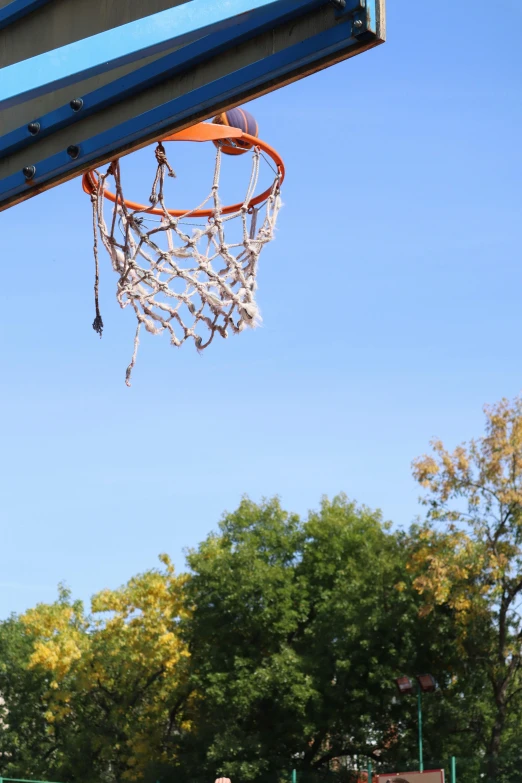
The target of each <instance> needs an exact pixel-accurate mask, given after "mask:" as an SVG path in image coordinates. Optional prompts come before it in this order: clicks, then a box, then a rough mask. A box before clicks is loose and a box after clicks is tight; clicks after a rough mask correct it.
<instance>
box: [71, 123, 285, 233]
mask: <svg viewBox="0 0 522 783" xmlns="http://www.w3.org/2000/svg"><path fill="white" fill-rule="evenodd" d="M207 128H211V129H212V130H210V131H207V130H206V129H207ZM231 131H233V132H232V133H231ZM232 136H233V137H234V138H237V139H241V140H242V141H246V142H248V143H250V144H252V146H253V147H258V148H259V149H260V150H262V151H263V152H264V153H266V154H267V155H268V156H269V157H270V158H271V159H272V161H273V163H274V164H275V166H276V169H277V172H278V175H279V186H281V185H282V183H283V180H284V178H285V165H284V163H283V160H282V158H281V156H280V155H279V153H277V152H276V151H275V150H274V149H273V148H272V147H271V146H270V145H269V144H267V143H266V142H265V141H261V139H258V138H257V137H256V136H251V135H250V134H249V133H243V132H242V131H239V133H237V129H236V128H226V127H223V135H219V136H216V125H213V126H212V125H211V124H210V123H206V122H200V123H198V125H195V126H193V127H192V128H188V129H187V130H185V131H180V133H179V134H178V133H174V134H172V135H171V136H167V137H165V138H164V139H163V140H162V141H163V142H166V141H169V142H170V141H215V140H220V139H222V140H225V139H227V138H231V137H232ZM82 186H83V189H84V191H85V192H86V193H88V194H89V195H92V194H93V193H94V192H95V191H96V190H97V187H98V178H97V175H96V170H95V169H93V170H92V171H88V172H87V173H86V174H84V175H83V177H82ZM272 189H273V185H271V186H270V187H269V188H267V189H266V190H264V191H263V192H262V193H260V194H259V195H258V196H255V197H254V198H253V199H251V201H250V202H249V203H248V204H247V207H248V209H251V208H252V207H256V206H258V205H259V204H262V203H263V202H264V201H266V200H267V198H268V197H269V196H270V194H271V193H272ZM103 195H104V197H105V198H106V199H107V200H108V201H112V203H113V204H115V203H116V201H117V200H119V199H118V197H117V195H116V194H115V193H112V192H111V191H110V190H104V191H103ZM123 203H124V204H125V206H126V207H127V209H130V210H132V211H138V212H147V213H148V214H150V215H163V214H164V211H163V210H162V209H158V208H157V207H154V208H153V207H150V206H149V207H147V206H146V205H145V204H139V203H138V202H136V201H130V200H128V199H124V200H123ZM242 207H243V202H238V203H237V204H229V205H228V206H226V207H223V208H222V210H221V213H222V214H224V215H229V214H231V213H232V212H238V211H239V210H240V209H241V208H242ZM167 213H168V214H169V215H171V216H172V217H183V216H187V217H194V218H202V217H212V215H213V214H214V210H213V209H196V210H192V211H191V210H189V209H167Z"/></svg>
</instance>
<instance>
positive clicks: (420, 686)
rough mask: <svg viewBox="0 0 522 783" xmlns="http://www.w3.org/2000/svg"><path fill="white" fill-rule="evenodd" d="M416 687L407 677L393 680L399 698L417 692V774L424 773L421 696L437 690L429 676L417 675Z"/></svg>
mask: <svg viewBox="0 0 522 783" xmlns="http://www.w3.org/2000/svg"><path fill="white" fill-rule="evenodd" d="M415 679H416V680H417V685H416V686H415V685H414V683H413V682H412V680H411V679H410V678H409V677H398V678H397V679H396V680H395V684H396V685H397V689H398V691H399V693H400V694H401V696H408V695H410V694H414V693H415V691H417V725H418V729H419V772H424V755H423V748H422V694H423V693H433V691H435V690H437V683H436V682H435V678H434V677H432V676H431V674H418V675H417V677H416V678H415Z"/></svg>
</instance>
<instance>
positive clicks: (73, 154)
mask: <svg viewBox="0 0 522 783" xmlns="http://www.w3.org/2000/svg"><path fill="white" fill-rule="evenodd" d="M67 154H68V156H69V157H70V158H73V160H75V159H76V158H77V157H78V155H79V154H80V148H79V147H78V145H77V144H70V145H69V147H67Z"/></svg>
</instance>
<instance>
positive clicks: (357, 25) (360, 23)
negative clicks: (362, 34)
mask: <svg viewBox="0 0 522 783" xmlns="http://www.w3.org/2000/svg"><path fill="white" fill-rule="evenodd" d="M353 26H354V27H362V26H363V23H362V20H361V19H356V20H355V22H354V23H353Z"/></svg>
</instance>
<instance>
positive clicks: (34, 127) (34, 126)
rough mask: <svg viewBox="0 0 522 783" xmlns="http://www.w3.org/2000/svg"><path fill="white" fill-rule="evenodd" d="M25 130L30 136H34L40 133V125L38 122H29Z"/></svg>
mask: <svg viewBox="0 0 522 783" xmlns="http://www.w3.org/2000/svg"><path fill="white" fill-rule="evenodd" d="M27 130H28V131H29V133H30V134H31V136H36V134H37V133H39V132H40V123H39V122H36V121H35V122H30V123H29V125H28V126H27Z"/></svg>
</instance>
